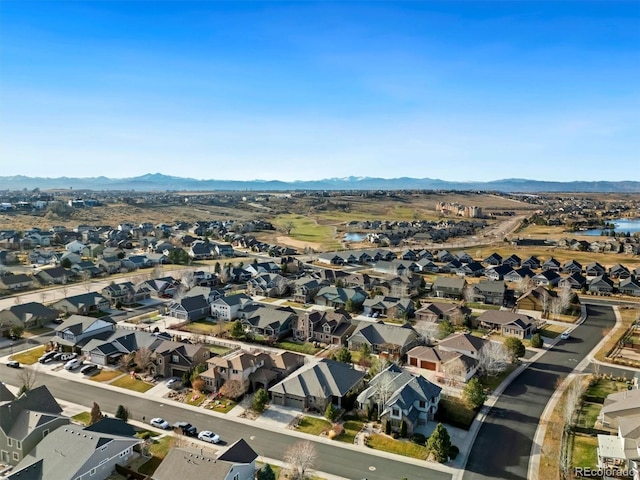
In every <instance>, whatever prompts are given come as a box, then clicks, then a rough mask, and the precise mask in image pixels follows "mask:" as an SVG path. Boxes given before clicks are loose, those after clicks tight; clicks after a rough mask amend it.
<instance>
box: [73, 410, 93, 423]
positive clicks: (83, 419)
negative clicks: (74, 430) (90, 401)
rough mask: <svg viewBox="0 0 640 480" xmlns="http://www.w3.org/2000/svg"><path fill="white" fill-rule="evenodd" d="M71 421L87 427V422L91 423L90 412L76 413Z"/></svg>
mask: <svg viewBox="0 0 640 480" xmlns="http://www.w3.org/2000/svg"><path fill="white" fill-rule="evenodd" d="M71 419H72V420H75V421H76V422H80V423H82V424H84V425H89V422H90V421H91V412H81V413H78V414H77V415H74V416H73V417H71Z"/></svg>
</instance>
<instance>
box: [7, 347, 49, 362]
mask: <svg viewBox="0 0 640 480" xmlns="http://www.w3.org/2000/svg"><path fill="white" fill-rule="evenodd" d="M45 351H46V347H45V346H44V345H41V346H39V347H36V348H32V349H31V350H26V351H24V352H20V353H16V354H15V355H12V356H11V360H17V361H18V362H20V363H21V364H23V365H33V364H34V363H36V362H37V361H38V359H39V358H40V357H41V356H42V355H44V352H45Z"/></svg>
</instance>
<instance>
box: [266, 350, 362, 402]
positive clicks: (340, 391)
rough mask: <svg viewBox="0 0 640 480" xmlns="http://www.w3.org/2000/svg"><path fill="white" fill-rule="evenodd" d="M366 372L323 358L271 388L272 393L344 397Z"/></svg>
mask: <svg viewBox="0 0 640 480" xmlns="http://www.w3.org/2000/svg"><path fill="white" fill-rule="evenodd" d="M364 375H365V374H364V372H360V371H358V370H354V369H353V368H352V367H351V366H349V365H347V364H346V363H342V362H336V361H334V360H328V359H326V358H325V359H322V360H320V361H319V362H317V363H310V364H307V365H305V366H303V367H301V368H300V369H298V370H296V371H295V372H294V373H293V374H292V375H290V376H289V377H287V378H285V379H284V380H282V381H281V382H280V383H277V384H276V385H274V386H273V387H271V388H270V389H269V391H270V392H272V393H281V394H289V395H295V396H298V397H307V396H321V395H320V393H322V394H323V395H326V396H329V395H333V396H336V397H342V396H344V395H346V394H347V393H348V392H349V390H351V389H352V388H353V387H354V386H355V385H357V384H358V383H359V382H360V381H361V380H362V379H363V378H364Z"/></svg>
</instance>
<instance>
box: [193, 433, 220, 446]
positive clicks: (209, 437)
mask: <svg viewBox="0 0 640 480" xmlns="http://www.w3.org/2000/svg"><path fill="white" fill-rule="evenodd" d="M198 440H202V441H204V442H209V443H219V442H220V436H219V435H217V434H215V433H213V432H212V431H211V430H203V431H201V432H200V433H199V434H198Z"/></svg>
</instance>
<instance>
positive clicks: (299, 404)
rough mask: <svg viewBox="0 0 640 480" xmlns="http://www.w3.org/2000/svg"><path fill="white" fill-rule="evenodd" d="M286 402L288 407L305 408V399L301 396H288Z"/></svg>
mask: <svg viewBox="0 0 640 480" xmlns="http://www.w3.org/2000/svg"><path fill="white" fill-rule="evenodd" d="M285 404H286V406H287V407H294V408H299V409H300V410H302V409H303V408H304V400H303V399H301V398H292V397H286V402H285Z"/></svg>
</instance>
